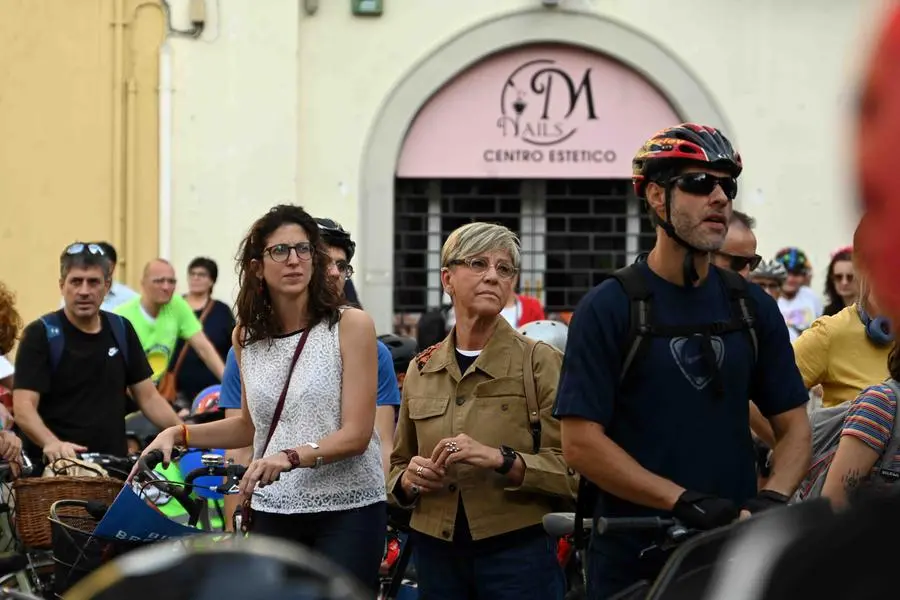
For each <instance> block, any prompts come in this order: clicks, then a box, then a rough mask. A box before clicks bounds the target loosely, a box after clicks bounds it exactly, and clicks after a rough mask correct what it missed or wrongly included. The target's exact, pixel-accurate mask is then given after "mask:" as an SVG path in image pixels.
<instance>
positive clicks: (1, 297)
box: [0, 281, 22, 355]
mask: <svg viewBox="0 0 900 600" xmlns="http://www.w3.org/2000/svg"><path fill="white" fill-rule="evenodd" d="M21 330H22V317H20V316H19V313H18V311H17V310H16V296H15V294H13V293H12V291H10V289H9V288H8V287H6V284H5V283H3V282H2V281H0V355H3V354H9V352H11V351H12V349H13V346H14V345H15V344H16V340H17V339H18V338H19V332H20V331H21Z"/></svg>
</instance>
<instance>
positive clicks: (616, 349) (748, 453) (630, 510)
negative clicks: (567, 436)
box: [554, 263, 808, 516]
mask: <svg viewBox="0 0 900 600" xmlns="http://www.w3.org/2000/svg"><path fill="white" fill-rule="evenodd" d="M638 268H639V269H640V270H641V274H642V275H643V276H644V277H645V278H646V281H647V283H648V285H649V288H650V290H651V291H652V293H653V298H652V300H651V303H652V304H651V315H652V316H651V318H652V320H653V322H654V323H658V324H660V325H663V324H666V325H691V324H700V325H702V324H708V323H711V322H714V321H728V320H730V319H731V318H732V304H731V301H730V298H729V292H728V290H727V288H726V286H725V282H724V281H723V280H722V276H721V275H720V274H719V272H718V271H717V270H716V269H714V268H711V269H710V274H709V277H707V279H706V280H705V281H704V282H703V283H702V284H701V285H700V286H698V287H696V288H690V289H686V288H684V287H682V286H677V285H675V284H672V283H670V282H668V281H666V280H664V279H662V278H661V277H659V276H658V275H656V274H655V273H653V272H652V271H651V270H650V268H649V266H648V265H647V264H646V263H641V264H640V265H639V266H638ZM748 296H749V301H750V302H751V303H753V304H755V312H756V317H757V324H756V332H757V336H758V340H759V342H758V344H759V351H758V358H757V359H756V362H755V366H754V362H753V346H752V343H751V341H750V336H749V335H748V334H747V332H746V331H744V330H738V331H734V332H731V333H727V334H724V335H722V336H714V337H713V338H712V345H713V349H714V350H715V354H716V359H717V361H718V362H719V364H720V373H721V377H722V381H723V383H724V387H725V395H724V397H722V396H717V394H716V390H715V385H714V384H713V382H712V378H711V370H710V368H709V366H708V365H707V362H706V361H705V360H704V358H703V357H702V354H701V344H700V340H701V337H700V336H694V337H691V338H685V337H676V338H661V337H653V338H651V339H649V340H645V342H644V348H643V350H642V352H641V354H640V355H639V356H638V358H637V359H636V360H635V361H634V362H633V363H632V365H631V367H630V370H629V374H628V377H627V378H626V380H625V381H624V382H623V384H622V385H621V388H620V385H619V377H620V375H621V369H622V363H623V357H624V351H623V350H624V348H623V347H624V345H625V344H626V343H627V340H626V337H627V334H628V328H629V323H630V320H629V319H630V314H629V313H630V303H629V302H630V301H629V300H628V297H627V296H626V295H625V292H624V290H623V289H622V287H621V285H620V284H619V283H618V281H616V280H615V279H612V278H610V279H609V280H607V281H604V282H603V283H602V284H600V285H599V286H597V287H595V288H594V289H593V290H591V291H590V292H589V293H588V294H587V295H586V296H585V297H584V298H583V299H582V301H581V302H580V303H579V305H578V307H577V309H576V310H575V315H574V318H573V320H572V323H571V326H570V327H569V338H568V342H567V345H566V355H565V359H564V362H563V367H562V373H561V375H560V382H559V388H558V393H557V398H556V406H555V408H554V415H555V416H556V417H557V418H563V417H581V418H584V419H588V420H591V421H595V422H598V423H600V424H602V425H603V426H604V428H605V430H606V434H607V435H608V436H609V437H610V438H611V439H612V440H613V441H614V442H616V443H617V444H618V445H619V446H621V447H622V448H623V449H624V450H625V451H626V452H627V453H628V454H630V455H631V456H632V457H633V458H634V459H635V460H637V462H638V463H640V464H641V465H642V466H643V467H644V468H646V469H647V470H649V471H651V472H653V473H655V474H657V475H660V476H661V477H665V478H666V479H669V480H671V481H674V482H675V483H677V484H678V485H680V486H682V487H684V488H687V489H689V490H695V491H698V492H705V493H708V494H714V495H716V496H719V497H722V498H728V499H730V500H732V501H734V502H736V503H738V504H739V505H740V504H742V503H743V502H744V501H746V500H747V499H749V498H751V497H753V496H755V495H756V491H757V490H756V485H757V484H756V473H755V466H754V451H753V444H752V440H751V437H750V423H749V412H748V405H747V401H748V400H749V399H751V398H752V399H753V400H754V402H755V403H756V404H757V406H758V407H759V409H760V410H761V411H762V413H763V414H764V415H766V416H771V415H776V414H779V413H782V412H785V411H787V410H790V409H792V408H795V407H798V406H802V405H803V404H804V403H805V402H806V401H807V399H808V396H807V392H806V389H805V388H804V386H803V380H802V378H801V377H800V373H799V372H798V370H797V367H796V363H795V361H794V351H793V348H792V347H791V344H790V340H789V338H788V331H787V328H786V327H785V326H784V319H783V318H782V316H781V312H780V311H779V309H778V306H777V304H776V303H775V301H774V300H773V299H772V298H771V297H770V296H768V295H767V294H766V293H765V292H764V291H763V290H762V288H760V287H759V286H757V285H755V284H748ZM597 459H598V460H602V459H603V457H597ZM600 496H601V498H600V501H599V503H598V505H597V508H596V510H597V511H598V514H602V515H604V516H642V515H655V514H662V513H660V512H659V511H654V510H653V509H650V508H647V507H643V506H638V505H635V504H632V503H630V502H626V501H624V500H622V499H620V498H617V497H615V496H612V495H611V494H605V493H602V492H601V494H600Z"/></svg>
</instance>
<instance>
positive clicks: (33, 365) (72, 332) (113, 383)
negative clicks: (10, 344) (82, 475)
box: [15, 310, 153, 464]
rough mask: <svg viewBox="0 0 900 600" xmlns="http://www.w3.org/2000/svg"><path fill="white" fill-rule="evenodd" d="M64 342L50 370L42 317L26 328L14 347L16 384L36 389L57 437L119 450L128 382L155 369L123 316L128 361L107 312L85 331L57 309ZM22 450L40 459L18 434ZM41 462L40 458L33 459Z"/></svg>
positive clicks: (106, 450) (96, 449)
mask: <svg viewBox="0 0 900 600" xmlns="http://www.w3.org/2000/svg"><path fill="white" fill-rule="evenodd" d="M57 314H58V315H59V320H60V323H61V324H62V334H63V336H64V338H65V346H64V349H63V353H62V358H61V359H60V362H59V365H57V367H56V370H55V372H51V371H52V369H51V366H50V347H49V344H48V342H47V334H46V331H45V330H44V325H43V323H41V321H40V320H37V321H34V322H33V323H31V324H30V325H28V327H26V328H25V332H24V335H23V336H22V343H21V344H19V350H18V352H17V353H16V378H15V387H16V389H24V390H31V391H34V392H37V393H38V394H40V401H39V402H38V414H39V415H40V417H41V419H43V421H44V424H45V425H46V426H47V428H48V429H49V430H50V431H52V432H53V434H54V435H55V436H56V437H58V438H59V439H60V440H61V441H64V442H72V443H75V444H80V445H82V446H86V447H87V448H88V450H89V451H91V452H102V453H106V454H114V455H117V456H123V455H124V454H125V453H126V451H127V444H126V440H125V414H126V413H125V410H126V408H125V407H126V398H127V396H126V388H127V386H130V385H134V384H136V383H139V382H141V381H143V380H145V379H148V378H149V377H150V376H151V375H152V374H153V371H152V370H151V368H150V364H149V363H148V362H147V358H146V356H145V355H144V349H143V348H142V347H141V342H140V340H139V339H138V336H137V334H136V333H135V331H134V327H132V325H131V323H129V322H128V320H127V319H125V339H126V343H127V344H128V364H127V365H126V364H125V359H124V357H123V353H122V350H121V349H120V348H119V347H118V345H117V344H116V340H115V337H114V335H113V332H112V329H111V326H110V324H109V322H108V321H107V318H108V317H106V316H103V317H102V318H101V323H102V329H101V330H100V331H99V332H98V333H85V332H84V331H81V330H80V329H78V328H77V327H75V326H74V325H72V323H70V322H69V320H68V319H67V318H66V315H65V313H64V312H63V311H62V310H60V311H57ZM22 438H23V440H24V447H25V451H26V452H27V453H28V455H29V457H30V458H31V459H32V460H33V461H39V460H40V459H41V448H39V447H38V446H37V445H36V444H34V443H33V442H32V441H31V440H29V439H28V438H27V436H25V435H23V436H22ZM35 464H39V463H37V462H36V463H35Z"/></svg>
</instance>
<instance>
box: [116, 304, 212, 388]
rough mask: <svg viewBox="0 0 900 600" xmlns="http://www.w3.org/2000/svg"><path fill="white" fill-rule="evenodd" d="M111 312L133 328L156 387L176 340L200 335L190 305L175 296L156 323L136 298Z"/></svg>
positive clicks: (198, 321)
mask: <svg viewBox="0 0 900 600" xmlns="http://www.w3.org/2000/svg"><path fill="white" fill-rule="evenodd" d="M113 312H115V313H117V314H120V315H122V316H123V317H125V318H126V319H128V320H129V321H131V324H132V325H133V326H134V330H135V332H136V333H137V335H138V339H140V340H141V346H143V347H144V354H146V355H147V362H149V363H150V368H152V369H153V382H154V383H158V382H159V380H160V379H162V376H163V374H165V372H166V369H168V368H169V362H170V361H171V360H172V354H173V353H174V352H175V345H176V344H177V343H178V340H179V339H183V340H188V339H190V338H192V337H193V336H195V335H196V334H197V333H199V332H201V331H203V325H202V324H201V323H200V320H199V319H198V318H197V317H196V315H194V311H193V309H191V305H190V304H188V303H187V300H185V299H184V298H182V297H181V296H179V295H177V294H176V295H174V296H172V300H171V301H170V302H169V303H168V304H166V305H165V306H163V307H162V309H161V310H160V311H159V314H158V315H157V316H156V319H154V318H153V317H151V316H150V315H148V314H147V312H146V311H145V310H144V309H143V307H141V299H140V298H132V299H131V300H129V301H128V302H125V303H124V304H120V305H119V306H117V307H116V308H115V310H114V311H113Z"/></svg>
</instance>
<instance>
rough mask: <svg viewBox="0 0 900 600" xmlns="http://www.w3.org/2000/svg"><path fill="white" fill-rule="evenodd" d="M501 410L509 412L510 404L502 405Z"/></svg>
mask: <svg viewBox="0 0 900 600" xmlns="http://www.w3.org/2000/svg"><path fill="white" fill-rule="evenodd" d="M500 410H509V404H501V405H500Z"/></svg>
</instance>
